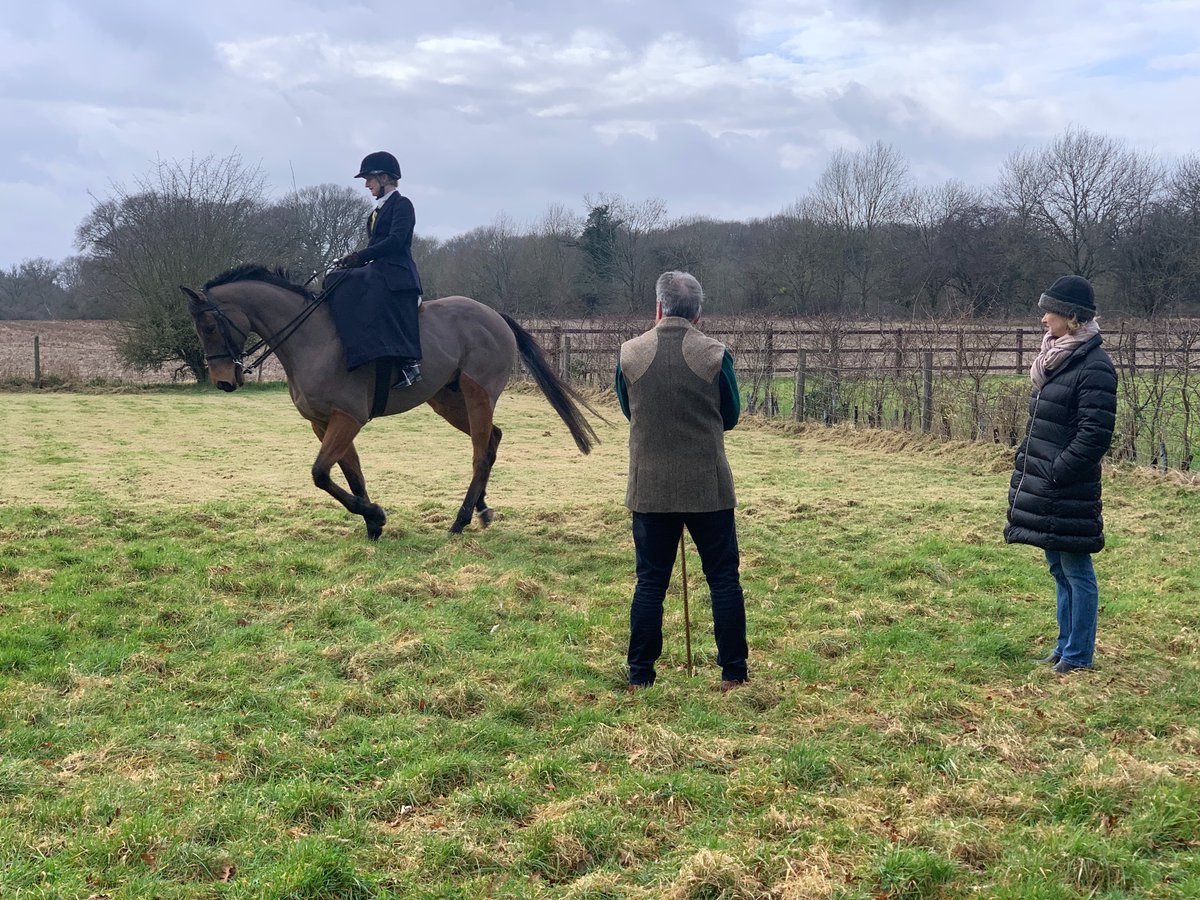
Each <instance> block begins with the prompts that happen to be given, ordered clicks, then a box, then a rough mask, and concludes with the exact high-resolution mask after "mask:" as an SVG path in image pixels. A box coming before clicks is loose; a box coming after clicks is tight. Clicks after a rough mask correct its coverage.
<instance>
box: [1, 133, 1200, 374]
mask: <svg viewBox="0 0 1200 900" xmlns="http://www.w3.org/2000/svg"><path fill="white" fill-rule="evenodd" d="M418 200H419V198H418ZM369 208H370V204H369V201H368V200H367V199H366V196H365V194H363V192H362V191H361V190H356V189H355V188H353V187H351V186H338V185H332V184H323V185H318V186H315V187H306V188H302V189H298V190H293V191H291V192H290V193H287V194H286V195H284V196H283V197H282V198H277V199H276V198H272V196H271V194H270V191H269V189H268V186H267V184H266V182H265V178H264V177H263V175H262V173H261V171H260V170H259V169H258V168H256V167H254V166H249V165H247V164H245V163H244V162H243V161H242V160H241V158H240V157H238V156H237V155H232V156H229V157H225V158H215V157H208V158H204V159H195V158H193V159H189V160H185V161H159V162H158V163H157V164H156V166H155V167H154V168H153V169H152V170H151V171H150V172H149V173H148V174H147V175H146V176H145V177H143V178H142V179H140V180H139V181H137V182H136V183H135V184H133V185H132V186H129V187H116V188H114V189H113V191H112V193H111V196H109V197H106V198H103V199H98V200H97V201H96V203H95V205H94V208H93V209H92V211H91V212H90V213H89V215H88V216H87V217H86V218H85V219H84V221H83V222H82V223H81V224H80V225H79V227H78V230H77V235H76V237H77V245H78V248H79V251H80V253H79V255H78V256H75V257H72V258H70V259H68V260H64V261H62V262H57V263H56V262H53V261H50V260H45V259H36V260H26V261H25V262H23V263H21V264H20V265H19V266H14V267H12V268H11V269H10V270H8V271H0V318H71V317H82V318H113V319H115V320H116V321H117V322H118V324H119V327H120V330H121V334H122V336H123V343H122V352H123V354H124V355H125V356H126V358H127V360H128V361H129V362H130V363H132V364H134V365H136V366H141V367H145V368H150V367H158V366H161V365H163V364H165V363H174V364H178V365H180V366H181V367H183V368H184V369H186V370H190V371H191V374H193V375H195V376H197V377H202V376H203V371H204V369H203V359H202V357H200V356H199V354H198V349H197V347H196V344H195V338H194V335H193V334H192V333H191V326H190V322H189V321H188V320H187V317H186V313H185V312H184V309H183V305H182V304H181V303H180V302H179V295H178V291H177V288H176V285H178V284H181V283H182V284H200V283H203V282H204V281H206V280H207V279H208V278H210V277H212V276H213V275H215V274H216V273H218V272H220V271H222V270H224V269H226V268H228V267H230V266H232V265H235V264H237V263H240V262H250V261H254V262H261V263H264V264H267V265H272V266H274V265H278V266H282V267H285V268H287V269H288V270H289V271H290V272H291V273H292V275H293V277H294V278H295V279H296V280H298V281H303V280H304V279H305V278H307V277H308V276H309V275H310V274H311V273H313V272H316V271H319V270H321V269H323V268H324V267H325V266H326V265H328V264H329V262H330V261H331V260H332V259H334V258H336V257H337V256H339V255H341V254H342V253H345V252H347V251H348V250H350V249H354V248H355V247H356V246H359V245H360V244H361V243H362V241H363V237H364V235H363V228H364V221H365V217H366V214H367V212H368V210H369ZM419 215H420V204H419V203H418V217H419ZM418 224H419V223H418ZM414 254H415V256H416V258H417V262H418V265H419V267H420V269H421V275H422V279H423V281H424V283H425V288H426V293H427V294H428V295H430V296H442V295H446V294H466V295H468V296H473V297H475V298H476V299H478V300H481V301H483V302H485V303H488V304H489V305H492V306H494V307H496V308H498V309H501V310H503V311H505V312H508V313H510V314H512V315H515V316H517V317H526V318H532V317H537V318H587V317H598V316H628V315H639V314H643V315H644V314H645V312H646V310H647V308H648V307H649V305H650V303H651V302H652V295H653V284H654V280H655V278H656V277H657V276H658V274H659V273H660V272H662V271H664V270H665V269H674V268H678V269H686V270H688V271H691V272H693V273H694V274H696V275H697V277H699V278H700V280H701V281H702V283H703V284H704V286H705V291H706V294H707V295H708V296H709V298H710V302H709V306H708V311H709V313H710V314H713V315H734V314H737V315H769V316H778V317H804V318H808V317H828V316H843V317H848V318H855V319H881V320H892V319H906V320H907V319H914V318H916V319H925V318H929V317H953V318H967V319H1005V318H1012V317H1016V316H1021V317H1025V316H1028V315H1030V314H1031V310H1032V307H1033V304H1034V302H1035V300H1036V298H1037V296H1038V294H1039V293H1040V291H1041V290H1042V289H1043V288H1045V286H1046V285H1048V284H1049V283H1050V282H1051V281H1052V280H1053V279H1054V278H1055V277H1057V276H1058V275H1061V274H1064V273H1073V274H1079V275H1083V276H1085V277H1087V278H1089V279H1091V280H1092V281H1093V282H1094V283H1095V284H1096V286H1097V290H1098V295H1099V298H1100V301H1099V303H1100V306H1101V311H1102V313H1103V314H1105V315H1107V316H1130V317H1138V318H1159V317H1165V316H1190V315H1196V314H1198V313H1200V155H1198V154H1192V155H1190V156H1186V157H1184V158H1182V159H1177V160H1165V159H1161V158H1159V157H1157V156H1155V155H1152V154H1149V153H1144V152H1139V151H1136V150H1134V149H1132V148H1130V147H1129V146H1128V145H1127V144H1126V143H1125V142H1123V141H1121V140H1118V139H1115V138H1111V137H1108V136H1105V135H1103V134H1098V133H1095V132H1091V131H1088V130H1086V129H1081V128H1071V129H1068V130H1066V131H1065V132H1063V133H1062V134H1060V135H1059V136H1057V137H1056V138H1054V139H1053V140H1052V141H1050V142H1049V143H1047V144H1046V145H1044V146H1040V147H1035V148H1029V149H1021V150H1017V151H1014V152H1013V153H1012V154H1010V155H1009V157H1008V158H1007V159H1006V160H1005V162H1004V163H1003V165H1002V166H1001V170H1000V172H999V173H998V177H997V179H996V182H995V183H994V184H993V185H991V186H988V187H976V186H970V185H966V184H963V183H961V182H958V181H947V182H945V183H943V184H939V185H932V186H924V185H919V184H917V183H916V182H915V180H914V178H913V176H912V174H911V171H910V168H909V165H908V163H907V161H906V160H905V159H904V157H903V156H902V155H901V154H900V153H899V152H898V151H896V150H895V149H894V148H892V147H890V146H888V145H886V144H883V143H878V142H877V143H875V144H874V145H872V146H869V147H867V148H864V149H862V150H856V151H851V150H844V149H839V150H835V151H834V152H833V153H832V155H831V156H830V159H829V161H828V164H827V165H826V167H825V169H824V171H823V172H822V173H821V175H820V177H819V178H818V179H817V181H816V182H815V183H814V184H813V185H812V187H811V188H810V189H809V191H808V192H807V193H806V194H804V195H803V196H801V197H799V198H798V199H796V200H795V201H794V202H792V203H790V204H789V205H787V206H786V207H784V208H783V209H781V211H780V212H778V213H777V214H775V215H773V216H769V217H766V218H762V219H754V220H750V221H745V222H742V221H720V220H714V219H710V218H703V217H690V218H685V219H672V218H671V216H670V215H669V212H668V209H667V206H666V204H665V203H663V202H662V201H661V200H658V199H654V198H650V199H644V200H631V199H628V198H625V197H623V196H621V195H619V194H609V193H600V194H596V195H590V196H587V197H585V198H584V202H583V204H582V206H581V209H580V210H578V211H575V210H571V209H567V208H565V207H562V206H551V207H549V208H548V209H547V210H546V212H545V214H544V215H543V216H542V217H541V219H540V220H539V221H537V222H534V223H528V224H519V223H517V222H515V221H514V220H513V219H512V218H511V217H509V216H508V215H506V214H504V213H501V214H500V215H498V216H497V218H496V219H495V220H494V221H493V222H492V223H491V224H489V225H485V226H482V227H479V228H475V229H473V230H471V231H469V232H467V233H465V234H462V235H458V236H456V237H453V238H449V239H446V240H437V239H433V238H429V237H423V236H420V235H418V237H417V239H416V240H415V242H414Z"/></svg>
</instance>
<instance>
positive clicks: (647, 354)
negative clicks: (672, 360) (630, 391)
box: [621, 330, 658, 384]
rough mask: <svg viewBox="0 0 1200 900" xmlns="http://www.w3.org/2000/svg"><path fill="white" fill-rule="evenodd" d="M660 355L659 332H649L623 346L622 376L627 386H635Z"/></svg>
mask: <svg viewBox="0 0 1200 900" xmlns="http://www.w3.org/2000/svg"><path fill="white" fill-rule="evenodd" d="M657 353H658V331H657V330H653V331H649V332H647V333H646V334H643V335H639V336H638V337H635V338H633V339H631V340H628V341H626V342H625V343H624V344H622V345H621V374H622V375H624V376H625V383H626V384H633V383H634V382H635V381H637V380H638V379H639V378H641V377H642V376H643V375H645V374H646V370H647V369H649V368H650V363H652V362H654V357H655V355H656V354H657Z"/></svg>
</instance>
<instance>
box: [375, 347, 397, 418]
mask: <svg viewBox="0 0 1200 900" xmlns="http://www.w3.org/2000/svg"><path fill="white" fill-rule="evenodd" d="M391 392H392V358H391V357H390V356H385V357H382V358H380V359H377V360H375V398H374V399H373V400H372V401H371V418H372V419H375V418H378V417H379V416H382V415H383V413H384V410H386V409H387V402H388V395H389V394H391Z"/></svg>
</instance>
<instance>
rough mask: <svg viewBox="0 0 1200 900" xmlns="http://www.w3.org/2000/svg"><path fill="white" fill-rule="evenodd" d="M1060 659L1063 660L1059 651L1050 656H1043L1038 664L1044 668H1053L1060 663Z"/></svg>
mask: <svg viewBox="0 0 1200 900" xmlns="http://www.w3.org/2000/svg"><path fill="white" fill-rule="evenodd" d="M1060 659H1062V656H1061V655H1059V653H1058V651H1055V652H1054V653H1051V654H1050V655H1049V656H1043V657H1042V658H1041V659H1039V660H1038V662H1040V663H1041V664H1042V665H1044V666H1052V665H1054V664H1055V663H1056V662H1058V661H1059V660H1060Z"/></svg>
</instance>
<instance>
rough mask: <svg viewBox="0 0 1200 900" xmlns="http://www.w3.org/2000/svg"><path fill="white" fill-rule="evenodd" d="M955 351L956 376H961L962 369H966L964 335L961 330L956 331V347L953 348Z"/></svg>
mask: <svg viewBox="0 0 1200 900" xmlns="http://www.w3.org/2000/svg"><path fill="white" fill-rule="evenodd" d="M955 350H956V351H957V357H958V358H957V360H956V364H957V366H958V374H959V375H960V376H961V375H962V373H963V369H965V368H966V362H967V353H966V335H965V334H964V333H963V329H962V328H960V329H958V339H957V347H956V348H955Z"/></svg>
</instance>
